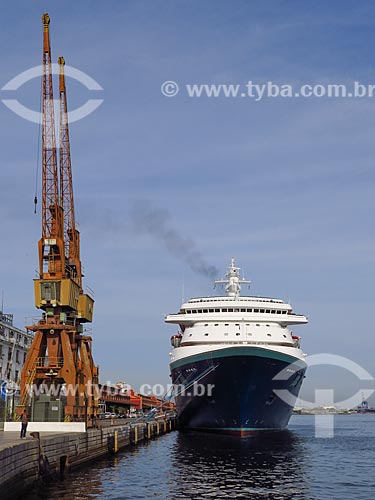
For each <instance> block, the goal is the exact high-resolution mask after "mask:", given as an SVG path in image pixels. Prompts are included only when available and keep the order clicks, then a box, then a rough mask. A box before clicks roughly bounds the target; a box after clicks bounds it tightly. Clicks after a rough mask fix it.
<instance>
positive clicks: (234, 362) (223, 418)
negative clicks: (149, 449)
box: [171, 346, 306, 437]
mask: <svg viewBox="0 0 375 500" xmlns="http://www.w3.org/2000/svg"><path fill="white" fill-rule="evenodd" d="M287 367H288V372H286V373H287V377H289V378H288V379H287V380H273V379H274V377H275V376H276V375H277V374H278V373H280V372H281V371H282V370H284V369H286V368H287ZM305 371H306V363H305V362H304V361H301V360H298V359H297V358H293V357H291V356H288V355H286V354H283V353H280V352H275V351H271V350H267V349H263V348H258V347H245V346H244V347H235V348H234V347H226V348H224V349H220V350H217V351H214V352H211V353H204V354H199V355H194V356H189V357H187V358H184V359H182V360H179V361H176V362H174V363H172V364H171V376H172V381H173V383H174V384H175V385H176V386H177V388H176V389H177V393H175V400H176V407H177V413H178V419H179V424H180V427H181V428H187V429H195V430H204V431H215V432H220V433H225V434H235V435H239V436H241V437H244V436H247V435H249V434H252V433H254V432H257V431H262V430H279V429H284V428H285V427H286V426H287V424H288V422H289V419H290V416H291V414H292V411H293V406H291V405H290V404H288V403H287V402H285V401H283V400H282V399H280V398H279V397H278V396H277V395H276V394H275V393H274V390H280V389H281V390H285V389H286V390H288V391H289V392H290V393H291V394H292V395H293V396H295V397H297V396H298V393H299V390H300V387H301V384H302V381H303V378H304V373H305ZM197 384H201V387H200V388H199V390H197V389H195V387H196V385H197ZM209 384H211V393H210V388H209V387H210V386H209ZM182 386H183V387H184V390H182V388H181V387H182ZM202 387H203V389H205V390H204V392H205V393H204V394H203V395H201V394H202V392H203V389H202Z"/></svg>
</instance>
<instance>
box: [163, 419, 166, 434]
mask: <svg viewBox="0 0 375 500" xmlns="http://www.w3.org/2000/svg"><path fill="white" fill-rule="evenodd" d="M163 424H164V434H166V432H167V422H166V421H165V420H164V422H163Z"/></svg>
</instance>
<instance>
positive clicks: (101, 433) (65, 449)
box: [0, 419, 175, 500]
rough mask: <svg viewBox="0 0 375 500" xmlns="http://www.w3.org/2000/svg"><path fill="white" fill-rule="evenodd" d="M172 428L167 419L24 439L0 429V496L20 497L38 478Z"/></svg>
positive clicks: (57, 473)
mask: <svg viewBox="0 0 375 500" xmlns="http://www.w3.org/2000/svg"><path fill="white" fill-rule="evenodd" d="M174 429H175V420H174V419H167V420H159V421H154V420H152V421H148V422H139V423H134V424H133V423H130V424H125V425H115V426H110V427H104V428H100V429H91V430H88V431H87V432H82V433H64V434H61V433H51V432H48V433H34V437H27V439H25V440H21V439H20V437H19V432H6V433H4V432H0V491H1V499H2V500H13V499H20V498H21V497H22V495H23V494H25V492H26V491H29V490H30V488H31V487H32V486H34V485H35V484H36V483H37V482H38V481H43V480H44V479H47V478H49V479H50V478H51V477H60V476H61V475H62V474H66V473H68V472H69V470H72V469H75V468H77V467H79V466H82V465H84V464H85V463H88V462H90V461H93V460H95V459H96V458H98V457H102V456H104V455H107V454H109V453H112V454H114V453H117V452H118V451H119V450H121V449H123V448H125V447H127V446H135V445H137V443H139V442H142V441H144V440H148V439H153V438H156V437H157V436H159V435H161V434H165V433H167V432H170V431H172V430H174ZM28 436H30V434H29V432H28Z"/></svg>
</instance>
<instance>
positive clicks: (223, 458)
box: [172, 430, 311, 500]
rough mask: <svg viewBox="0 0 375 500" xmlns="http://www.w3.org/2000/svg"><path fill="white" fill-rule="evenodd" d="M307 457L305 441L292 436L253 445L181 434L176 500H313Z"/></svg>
mask: <svg viewBox="0 0 375 500" xmlns="http://www.w3.org/2000/svg"><path fill="white" fill-rule="evenodd" d="M304 455H305V448H304V444H303V441H302V439H301V438H300V437H298V436H297V435H296V434H294V433H293V432H291V431H287V430H285V431H279V432H272V433H264V434H259V435H256V436H254V437H253V438H251V439H247V440H235V439H233V438H231V437H230V436H225V435H217V434H216V435H214V434H210V433H207V434H206V433H200V434H196V433H194V432H192V431H186V432H180V433H179V435H178V436H177V440H176V446H175V448H174V450H173V455H172V467H173V469H175V470H178V471H179V482H178V484H175V486H174V495H175V496H174V497H173V498H206V496H207V497H210V498H277V499H279V500H287V499H288V500H289V499H291V498H298V499H299V500H308V499H311V492H310V488H309V484H308V478H307V472H306V466H305V460H304V459H305V456H304ZM253 495H255V496H253ZM274 495H275V496H274Z"/></svg>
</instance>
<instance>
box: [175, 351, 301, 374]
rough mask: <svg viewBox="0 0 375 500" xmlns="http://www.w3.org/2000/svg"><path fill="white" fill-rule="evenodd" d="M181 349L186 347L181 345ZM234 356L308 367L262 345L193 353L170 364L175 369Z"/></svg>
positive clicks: (299, 360)
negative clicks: (254, 357)
mask: <svg viewBox="0 0 375 500" xmlns="http://www.w3.org/2000/svg"><path fill="white" fill-rule="evenodd" d="M180 349H184V348H183V347H180ZM232 356H257V357H260V358H270V359H277V360H279V361H285V363H289V364H291V363H294V364H297V365H299V366H300V367H301V368H305V367H306V363H305V362H304V361H303V360H301V359H299V358H295V357H294V356H289V355H288V354H284V353H281V352H277V351H271V350H269V349H263V348H261V347H247V346H241V347H224V348H223V349H217V350H215V351H209V352H203V353H200V354H193V355H191V356H188V357H186V358H183V359H179V360H177V361H174V362H172V363H171V365H170V366H171V369H175V368H178V367H180V366H183V365H186V364H190V363H194V362H196V361H202V360H205V359H207V360H211V359H218V358H228V357H232Z"/></svg>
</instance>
